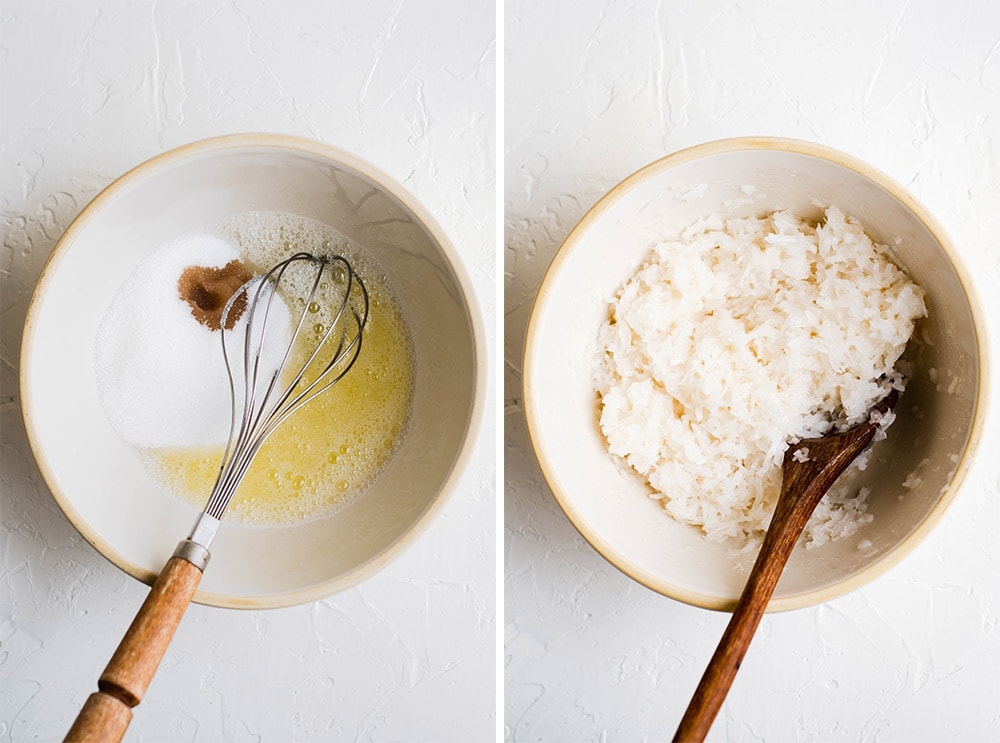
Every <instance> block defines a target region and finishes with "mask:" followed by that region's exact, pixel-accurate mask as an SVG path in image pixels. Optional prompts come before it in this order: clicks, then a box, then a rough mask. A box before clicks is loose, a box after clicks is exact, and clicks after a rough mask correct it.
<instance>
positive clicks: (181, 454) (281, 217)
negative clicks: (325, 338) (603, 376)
mask: <svg viewBox="0 0 1000 743" xmlns="http://www.w3.org/2000/svg"><path fill="white" fill-rule="evenodd" d="M219 234H220V235H222V236H223V237H225V238H226V239H227V240H229V241H230V242H232V243H233V244H234V245H236V246H238V248H239V250H240V252H241V253H242V254H243V256H244V260H245V261H246V262H247V263H248V264H249V265H250V266H251V267H252V268H253V269H254V270H255V271H256V272H257V273H264V272H265V271H266V270H268V269H269V268H270V267H271V266H273V265H274V264H276V263H278V262H279V261H281V260H283V259H284V258H287V257H289V256H290V255H292V254H294V253H297V252H311V253H315V254H318V253H326V254H340V255H344V256H345V257H346V258H348V260H349V261H350V262H351V264H352V265H353V266H354V268H355V269H356V271H357V273H358V274H359V275H360V276H361V278H362V280H363V281H364V282H365V286H366V287H367V289H368V293H369V298H370V304H369V316H368V323H367V325H366V326H365V330H364V336H363V339H364V340H363V345H362V350H361V354H360V355H359V356H358V359H357V361H356V362H355V364H354V366H353V367H352V368H351V370H350V371H349V372H348V373H347V375H346V376H345V377H344V378H343V379H341V380H340V381H339V382H338V383H337V384H335V385H334V386H333V387H331V388H330V389H328V390H326V391H325V392H323V393H322V394H321V395H320V396H319V397H317V398H316V399H314V400H312V401H311V402H309V403H308V404H306V405H305V406H304V407H303V408H301V409H300V410H298V411H297V412H296V413H295V414H293V415H292V416H291V417H289V418H288V419H287V420H286V421H285V422H284V423H283V424H282V425H281V426H279V427H278V429H277V430H276V431H275V432H274V433H273V434H272V435H271V437H270V438H269V439H268V440H267V442H266V443H265V444H264V445H263V446H262V447H261V450H260V452H259V453H258V454H257V456H256V458H255V459H254V462H253V464H252V465H251V467H250V469H249V470H248V471H247V473H246V476H245V477H244V479H243V481H242V483H241V484H240V486H239V489H238V490H237V492H236V495H235V497H234V498H233V500H232V502H231V503H230V505H229V508H228V509H227V511H226V518H227V520H236V521H240V522H243V523H245V524H254V525H263V526H266V525H285V524H295V523H301V522H305V521H310V520H312V519H316V518H320V517H323V516H327V515H329V514H331V513H334V512H336V511H338V510H340V509H342V508H344V507H346V506H347V505H349V504H350V503H351V502H353V501H354V500H355V499H356V498H357V497H358V496H359V495H360V494H361V493H362V492H363V491H364V490H365V488H366V487H367V486H368V485H369V484H370V483H371V481H372V480H373V479H374V478H375V476H376V475H377V474H378V472H379V471H380V470H381V469H382V468H383V466H384V465H385V463H386V462H387V461H388V459H389V458H390V457H391V456H392V454H393V453H394V452H395V451H396V449H397V448H398V446H399V443H400V441H401V439H402V437H403V435H404V434H405V431H406V425H407V420H408V417H409V411H410V400H411V397H412V392H413V350H412V343H411V341H410V337H409V334H408V332H407V329H406V326H405V323H404V321H403V316H402V313H401V311H400V307H399V305H398V303H397V301H396V299H395V297H394V296H393V294H392V292H391V290H390V288H389V286H388V285H387V283H386V280H385V276H384V274H383V272H382V270H381V269H380V268H379V267H378V266H377V265H376V264H375V263H374V262H373V261H372V260H371V259H369V258H367V257H366V256H365V255H363V254H359V253H358V251H357V250H356V248H354V247H353V246H352V245H351V244H350V243H349V241H347V240H346V238H344V237H343V236H342V235H340V234H339V233H337V232H336V231H335V230H333V229H332V228H330V227H329V226H327V225H325V224H323V223H321V222H317V221H314V220H310V219H306V218H304V217H298V216H295V215H291V214H281V213H248V214H242V215H239V216H237V217H234V218H232V219H230V220H228V221H227V222H226V223H224V224H223V225H222V226H221V227H220V228H219ZM281 286H282V291H283V298H284V300H285V302H286V303H287V304H288V306H289V309H290V310H291V314H292V316H293V318H295V320H297V319H298V316H299V313H300V312H301V311H302V309H303V308H304V304H305V300H304V297H305V296H306V295H307V293H308V286H305V287H300V286H296V285H295V283H294V282H286V281H285V280H284V279H283V280H282V284H281ZM324 312H325V307H324V306H323V305H322V304H320V303H314V304H313V305H311V306H310V307H309V308H308V317H309V322H310V323H312V325H313V327H312V332H311V333H306V334H305V335H304V339H303V341H302V343H301V344H300V347H299V348H298V349H296V354H297V358H294V359H292V360H291V362H290V365H291V366H292V367H293V368H296V369H297V368H298V367H299V365H301V363H302V361H301V359H303V358H306V356H307V354H308V353H309V352H311V350H312V346H311V344H313V343H315V342H316V340H317V338H319V337H320V335H321V334H322V333H323V332H324V331H325V329H326V325H325V322H326V321H328V318H327V317H326V316H325V315H324ZM220 353H221V351H220ZM223 450H224V442H223V443H222V444H221V445H219V446H210V447H193V448H180V449H177V448H171V449H154V450H150V451H148V452H147V454H148V457H149V461H150V464H151V467H152V469H153V471H154V472H156V473H157V474H158V476H159V477H161V478H162V479H163V480H164V481H165V483H166V484H167V486H168V487H169V488H170V489H171V490H172V491H173V492H175V493H176V494H177V495H178V496H180V497H181V498H182V499H184V500H186V501H188V502H190V503H191V504H193V505H194V506H196V507H197V508H199V509H200V508H203V507H204V505H205V502H206V500H207V498H208V493H209V491H210V490H211V488H212V485H213V483H214V482H215V478H216V475H217V474H218V469H219V463H220V462H221V460H222V454H223Z"/></svg>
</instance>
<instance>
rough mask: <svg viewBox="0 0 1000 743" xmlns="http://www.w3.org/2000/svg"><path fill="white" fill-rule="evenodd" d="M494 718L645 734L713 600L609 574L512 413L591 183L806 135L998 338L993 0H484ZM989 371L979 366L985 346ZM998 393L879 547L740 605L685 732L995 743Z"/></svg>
mask: <svg viewBox="0 0 1000 743" xmlns="http://www.w3.org/2000/svg"><path fill="white" fill-rule="evenodd" d="M504 12H505V15H506V34H505V40H504V45H505V57H504V59H505V62H504V66H503V70H504V81H505V138H504V161H505V166H504V167H505V173H504V194H505V195H504V210H505V232H506V237H505V246H504V247H505V250H504V264H503V265H504V276H505V283H504V312H505V316H504V362H505V379H504V402H505V415H504V442H505V462H504V479H505V483H506V487H505V510H506V518H505V521H506V529H505V537H504V546H505V555H504V567H505V576H506V578H505V586H504V611H505V638H506V643H505V650H504V673H505V700H506V701H505V707H506V709H505V717H504V735H505V739H506V741H508V742H509V743H528V742H529V741H531V742H534V741H565V742H567V743H569V742H570V741H573V742H577V743H578V742H580V741H592V742H595V743H596V742H598V741H600V742H601V743H605V742H608V743H610V742H613V741H627V742H633V741H665V740H669V739H670V737H671V736H672V734H673V731H674V728H675V727H676V725H677V722H678V721H679V720H680V717H681V715H682V713H683V710H684V708H685V706H686V704H687V701H688V699H689V697H690V694H691V693H692V691H693V690H694V688H695V686H696V685H697V682H698V679H699V678H700V676H701V672H702V670H703V669H704V666H705V664H706V663H707V661H708V659H709V657H710V656H711V653H712V651H713V650H714V647H715V644H716V642H717V641H718V639H719V637H720V636H721V634H722V630H723V628H724V626H725V623H726V621H727V619H728V617H727V615H723V614H720V613H714V612H708V611H705V610H700V609H696V608H692V607H690V606H687V605H684V604H680V603H677V602H674V601H672V600H669V599H666V598H663V597H661V596H659V595H658V594H655V593H653V592H651V591H649V590H647V589H645V588H643V587H641V586H640V585H638V584H636V583H634V582H632V581H631V580H630V579H629V578H627V577H625V576H624V575H622V574H621V573H619V572H618V571H617V570H616V569H614V568H613V567H611V565H610V564H608V563H607V562H605V561H604V560H603V558H601V557H600V555H598V553H597V552H595V551H594V550H593V549H591V548H590V547H589V546H588V545H587V544H586V543H585V542H584V541H583V539H582V538H581V537H580V536H579V535H578V534H577V533H576V531H575V530H574V529H573V527H572V525H571V524H570V522H569V521H568V520H567V519H566V518H565V516H564V515H563V514H562V512H561V511H560V510H559V508H558V506H557V505H556V503H555V501H554V499H553V498H552V495H551V493H550V492H549V490H548V488H547V486H546V485H545V483H544V480H543V479H542V476H541V474H540V472H539V469H538V466H537V464H536V463H535V460H534V457H533V455H532V452H531V448H530V444H529V442H528V438H527V435H526V432H525V427H524V420H523V411H522V407H521V397H520V395H521V392H520V382H521V379H520V373H519V372H520V364H521V350H522V345H523V341H524V331H525V325H526V322H527V319H528V314H529V312H530V306H531V301H532V299H533V296H534V293H535V291H536V289H537V287H538V284H539V282H540V281H541V278H542V276H543V274H544V271H545V269H546V267H547V265H548V263H549V260H550V259H551V257H552V255H553V254H554V252H555V250H556V248H557V247H558V245H559V244H560V242H561V241H562V239H563V238H564V237H565V236H566V235H567V234H568V232H569V230H570V229H571V228H572V227H573V225H574V224H575V223H576V222H577V220H578V219H579V218H580V217H581V216H582V215H583V214H584V212H585V211H586V210H587V209H588V208H589V207H590V206H591V205H593V204H594V202H595V201H597V199H598V198H599V197H600V196H601V195H603V194H604V193H605V192H606V191H608V190H609V189H610V188H611V187H612V186H613V185H614V184H615V183H617V182H618V181H620V180H621V179H622V178H624V177H625V176H627V175H628V174H630V173H631V172H633V171H634V170H636V169H638V168H639V167H641V166H643V165H645V164H646V163H648V162H651V161H653V160H655V159H657V158H660V157H662V156H664V155H666V154H668V153H670V152H673V151H676V150H678V149H681V148H683V147H686V146H689V145H694V144H698V143H701V142H705V141H709V140H714V139H719V138H723V137H732V136H744V135H754V134H758V135H776V136H788V137H796V138H800V139H807V140H812V141H816V142H820V143H823V144H826V145H829V146H832V147H835V148H838V149H841V150H844V151H846V152H848V153H851V154H853V155H855V156H857V157H860V158H861V159H863V160H866V161H868V162H869V163H871V164H872V165H874V166H875V167H877V168H879V169H880V170H882V171H884V172H886V173H887V174H889V175H890V176H891V177H892V178H894V179H895V180H897V181H899V182H900V183H902V184H904V185H906V186H907V187H908V188H909V189H911V190H912V192H913V193H914V194H915V195H916V196H917V197H918V198H919V199H920V200H921V201H923V202H924V203H925V204H926V205H927V206H928V207H929V208H930V210H931V211H932V213H934V214H935V215H936V216H937V217H938V218H939V219H940V220H941V222H942V223H943V224H944V226H945V228H946V229H947V230H948V231H949V233H950V234H951V236H952V237H953V239H954V241H955V243H956V244H957V245H958V247H959V250H960V252H961V254H962V257H963V258H964V259H965V262H966V263H967V265H968V266H969V268H970V269H971V271H972V273H973V274H974V275H975V277H976V279H977V281H978V288H979V290H980V293H981V294H982V298H983V301H984V305H985V311H986V314H987V316H988V319H989V321H990V324H991V334H992V337H993V340H994V358H996V355H995V352H996V346H997V345H1000V336H998V331H1000V238H998V235H1000V5H998V4H997V3H995V2H993V1H992V0H979V1H978V2H961V3H954V2H953V3H943V2H934V1H929V0H924V1H919V0H910V1H907V0H886V1H885V2H879V3H874V2H867V1H863V0H847V1H846V2H790V1H786V2H777V1H774V0H758V1H757V2H748V1H745V2H724V1H721V0H708V1H706V2H693V1H692V2H680V1H679V0H667V1H665V2H645V1H642V0H637V1H635V2H611V1H605V2H601V1H600V0H586V1H582V0H552V1H550V2H543V3H540V2H534V0H507V2H506V4H505V9H504ZM994 368H1000V367H998V366H997V363H996V361H994ZM998 407H1000V394H998V393H997V392H996V391H994V395H993V402H992V411H991V416H990V419H989V423H988V431H987V432H986V437H985V439H984V441H983V443H982V448H981V456H980V458H979V461H978V464H977V465H976V467H975V468H974V470H973V471H972V473H971V475H970V477H969V478H968V479H967V481H966V483H965V485H964V487H963V489H962V490H961V492H960V494H959V496H958V498H957V499H956V501H955V503H954V505H953V507H952V508H951V509H950V510H949V512H948V514H947V515H946V517H945V519H944V521H943V522H942V523H941V524H940V525H939V526H938V528H937V529H936V530H935V531H934V532H933V533H932V535H931V536H930V537H929V538H928V539H927V540H926V541H925V542H924V543H923V544H922V545H921V546H920V547H919V548H918V549H917V550H916V551H915V552H913V553H912V554H911V555H909V556H908V557H907V558H906V559H905V560H904V561H903V562H902V563H901V564H899V565H898V566H897V567H896V568H895V569H893V570H892V571H891V572H889V573H888V574H886V575H884V576H883V577H881V578H879V579H878V580H876V581H874V582H872V583H871V584H869V585H868V586H866V587H865V588H863V589H861V590H859V591H856V592H854V593H852V594H850V595H848V596H845V597H843V598H840V599H837V600H835V601H831V602H829V603H828V604H826V605H822V606H818V607H814V608H810V609H802V610H798V611H793V612H789V613H784V614H780V615H774V616H767V617H765V619H764V621H763V624H762V626H761V628H760V633H759V635H758V636H757V637H756V639H755V641H754V643H753V645H752V646H751V649H750V653H749V655H748V657H747V659H746V660H745V662H744V664H743V667H742V669H741V670H740V673H739V675H738V676H737V678H736V682H735V684H734V686H733V688H732V691H731V692H730V695H729V697H728V701H727V702H726V705H725V706H724V708H723V710H722V712H721V714H720V716H719V718H718V719H717V720H716V723H715V726H714V728H713V730H712V732H711V734H710V736H709V740H710V741H733V742H739V743H750V742H751V741H768V742H769V743H785V742H786V741H803V742H804V741H817V742H820V741H851V742H853V741H871V742H873V743H874V742H876V741H877V742H878V743H889V742H890V741H897V742H899V743H920V742H924V741H926V742H927V743H945V742H947V741H954V742H956V743H987V742H989V741H998V740H1000V542H998V540H997V538H996V530H997V527H998V525H1000V457H998V456H997V455H998V453H1000V435H998V434H1000V431H998V423H1000V421H998V415H997V412H998Z"/></svg>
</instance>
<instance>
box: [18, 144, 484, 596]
mask: <svg viewBox="0 0 1000 743" xmlns="http://www.w3.org/2000/svg"><path fill="white" fill-rule="evenodd" d="M251 210H260V211H281V212H291V213H294V214H298V215H301V216H305V217H309V218H313V219H317V220H320V221H322V222H325V223H327V224H329V225H330V226H332V227H334V228H336V229H337V230H339V231H340V232H341V233H343V234H345V235H346V236H347V237H349V238H351V239H352V240H354V241H355V242H356V243H358V244H359V245H361V246H363V247H364V248H366V249H367V250H368V251H369V253H371V254H372V255H373V256H374V257H375V259H376V260H377V261H378V262H379V263H380V264H381V266H382V267H383V268H384V269H385V271H386V273H387V275H388V278H389V281H390V283H391V285H392V287H393V288H394V290H395V292H396V294H397V296H398V298H399V300H400V303H401V305H402V308H403V312H404V315H405V318H406V321H407V323H408V326H409V328H410V331H411V335H412V337H413V341H414V354H415V383H414V385H415V386H414V393H413V410H412V414H411V420H410V430H409V434H408V435H407V436H406V438H405V441H404V443H403V445H402V447H401V449H400V451H399V452H398V453H397V454H396V455H394V457H393V458H392V459H391V461H390V462H389V464H388V466H387V467H386V468H385V470H384V471H383V472H382V473H381V474H380V476H379V478H378V479H377V481H376V482H375V483H374V484H373V485H372V486H371V488H370V489H369V491H368V492H367V493H366V494H365V495H364V496H363V497H361V498H360V499H359V500H358V501H356V502H355V503H354V504H352V505H351V506H350V507H348V508H347V509H345V510H343V511H341V512H340V513H338V514H336V515H334V516H332V517H329V518H326V519H321V520H317V521H313V522H310V523H307V524H305V525H300V526H295V527H284V528H269V529H262V528H259V527H258V528H250V527H241V526H236V525H232V524H225V523H224V525H223V528H222V530H221V531H220V533H219V536H218V538H217V539H216V541H215V543H214V544H213V547H212V560H211V563H210V565H209V567H208V569H207V570H206V572H205V576H204V579H203V580H202V583H201V586H200V590H199V592H198V594H197V595H196V596H195V600H196V601H198V602H201V603H205V604H211V605H216V606H229V607H254V608H258V607H272V606H284V605H290V604H296V603H304V602H307V601H311V600H314V599H317V598H321V597H324V596H327V595H330V594H332V593H334V592H336V591H340V590H343V589H345V588H347V587H350V586H352V585H354V584H355V583H357V582H358V581H360V580H361V579H363V578H365V577H367V576H369V575H371V574H372V573H374V572H375V571H377V570H378V569H380V568H381V567H382V566H384V565H385V564H386V563H387V562H388V561H389V560H390V559H392V558H393V557H395V556H396V555H398V554H399V553H400V551H401V550H402V549H403V548H404V547H405V546H406V545H407V544H408V543H409V542H411V541H412V539H413V538H414V537H415V535H416V534H418V533H419V532H420V531H421V530H422V529H423V528H424V527H425V526H426V525H427V523H428V522H429V520H430V519H431V518H432V517H433V515H434V514H435V513H436V512H437V511H438V509H439V507H440V506H441V503H442V500H443V498H444V496H445V494H446V493H447V492H449V490H451V489H452V488H453V486H454V484H455V482H456V481H457V479H458V477H459V474H460V472H461V470H462V468H463V466H464V465H465V463H466V461H467V459H468V457H469V454H470V452H471V448H472V445H473V439H474V437H475V433H476V431H477V430H478V428H479V424H480V421H481V417H482V411H483V396H484V390H485V373H486V372H485V354H484V347H483V338H484V335H483V329H482V320H481V318H480V315H479V312H478V309H477V307H476V304H475V301H474V297H473V294H472V290H471V284H470V282H469V279H468V277H467V275H466V273H465V272H464V270H463V268H462V266H461V264H460V262H459V261H458V259H457V257H456V254H455V251H454V249H453V248H452V246H451V245H450V244H449V242H448V239H447V238H446V237H445V235H444V233H443V232H442V231H441V229H440V228H439V227H438V226H437V225H436V224H435V223H434V220H433V219H432V218H431V217H430V216H429V215H428V214H427V212H426V211H425V210H424V209H423V208H422V207H421V206H420V205H419V204H418V203H417V202H416V201H415V199H414V198H413V197H412V196H411V195H410V194H408V193H407V192H406V190H405V189H403V188H402V187H401V186H399V185H398V184H396V183H394V182H393V181H392V180H391V179H390V178H389V177H387V176H386V175H384V174H383V173H381V172H379V171H378V170H376V169H375V168H373V167H371V166H370V165H368V164H367V163H365V162H363V161H361V160H359V159H357V158H355V157H353V156H352V155H349V154H347V153H345V152H341V151H339V150H336V149H334V148H331V147H327V146H324V145H320V144H317V143H314V142H309V141H305V140H300V139H295V138H292V137H285V136H275V135H234V136H229V137H220V138H216V139H210V140H206V141H202V142H197V143H194V144H191V145H188V146H186V147H181V148H179V149H176V150H173V151H170V152H167V153H165V154H163V155H160V156H159V157H156V158H154V159H152V160H150V161H148V162H146V163H144V164H142V165H140V166H139V167H137V168H135V169H134V170H132V171H130V172H129V173H127V174H125V175H124V176H122V177H121V178H119V179H118V180H116V181H115V182H114V183H112V184H111V185H110V186H108V187H107V188H106V189H105V190H104V191H102V192H101V193H100V194H99V195H98V196H97V197H96V198H95V199H94V200H93V201H92V202H91V203H90V204H89V205H88V206H87V207H86V208H85V209H84V210H83V212H81V214H80V215H79V216H78V217H77V218H76V220H75V221H74V222H73V223H72V224H71V225H70V227H69V229H67V230H66V233H65V234H64V235H63V237H62V238H61V239H60V241H59V243H58V244H57V245H56V247H55V249H54V251H53V253H52V257H51V258H50V259H49V262H48V264H47V265H46V266H45V269H44V271H43V272H42V276H41V278H40V279H39V281H38V285H37V287H36V289H35V294H34V296H33V298H32V302H31V305H30V307H29V310H28V317H27V321H26V324H25V329H24V337H23V342H22V354H21V375H20V378H21V399H22V406H23V412H24V419H25V424H26V426H27V431H28V436H29V440H30V442H31V446H32V450H33V452H34V454H35V458H36V459H37V461H38V465H39V467H40V469H41V472H42V475H43V477H44V478H45V481H46V483H47V484H48V486H49V488H50V489H51V491H52V494H53V495H54V496H55V499H56V501H57V502H58V503H59V505H60V507H61V508H62V510H63V511H64V512H65V513H66V516H67V517H68V518H69V520H70V521H71V522H72V523H73V525H74V526H75V527H76V528H77V529H78V530H79V531H80V533H81V534H82V535H83V536H84V537H85V538H86V539H87V540H88V541H89V542H90V543H91V544H93V545H94V546H95V547H96V548H97V549H98V550H99V551H100V552H101V553H102V554H104V555H105V556H106V557H107V558H108V559H110V560H111V561H112V562H114V563H115V564H116V565H118V566H119V567H121V568H122V569H123V570H125V571H127V572H128V573H130V574H131V575H133V576H135V577H136V578H139V579H140V580H143V581H146V582H151V581H152V579H153V578H154V577H155V575H156V574H157V573H158V572H159V570H160V569H161V568H162V566H163V564H164V562H165V561H166V559H167V558H168V557H169V556H170V554H171V553H172V551H173V549H174V546H175V545H176V543H177V542H178V541H179V540H180V539H182V538H184V537H185V536H187V534H188V532H189V531H190V529H191V526H192V524H193V522H194V517H195V515H196V511H195V510H194V509H193V508H192V507H191V506H189V505H187V504H185V503H183V502H181V501H180V500H179V499H178V498H176V497H174V496H173V495H171V494H169V493H167V492H165V491H164V490H163V488H162V486H161V485H160V484H159V483H158V482H157V481H156V480H155V479H153V478H152V477H151V476H150V474H149V473H148V472H147V471H146V469H145V468H144V467H143V465H142V464H141V460H140V456H139V454H138V452H136V451H135V450H134V449H132V448H131V447H129V446H128V445H126V444H125V443H123V442H122V441H121V440H120V439H119V438H118V437H117V436H116V435H115V433H114V432H113V430H112V429H111V427H110V425H109V424H108V422H107V420H106V418H105V416H104V413H103V411H102V408H101V405H100V402H99V399H98V392H97V386H96V382H95V372H94V361H93V358H94V337H95V332H96V330H97V326H98V323H99V322H100V320H101V317H102V316H103V313H104V312H105V310H106V308H107V306H108V304H109V302H110V300H111V298H112V296H113V295H114V293H115V292H116V291H117V289H118V287H119V286H120V285H121V284H122V282H123V280H124V279H125V278H126V277H127V276H128V275H129V274H130V273H131V271H132V270H133V269H134V268H135V267H136V265H137V264H138V263H139V262H140V261H141V260H142V259H143V258H144V257H145V256H146V255H147V254H149V253H150V251H152V250H153V249H155V248H156V247H158V246H160V245H162V244H164V243H166V242H168V241H171V240H172V239H175V238H177V237H179V236H182V235H184V234H186V233H189V232H192V231H194V230H198V229H201V228H205V227H207V226H210V225H212V224H214V223H217V222H219V221H220V220H222V219H224V218H226V217H229V216H231V215H234V214H238V213H241V212H246V211H251Z"/></svg>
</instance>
